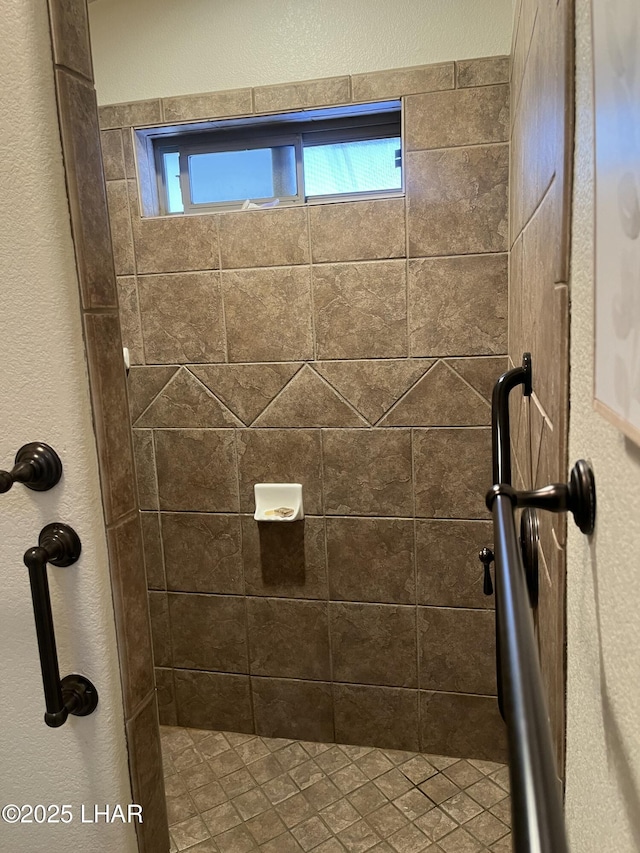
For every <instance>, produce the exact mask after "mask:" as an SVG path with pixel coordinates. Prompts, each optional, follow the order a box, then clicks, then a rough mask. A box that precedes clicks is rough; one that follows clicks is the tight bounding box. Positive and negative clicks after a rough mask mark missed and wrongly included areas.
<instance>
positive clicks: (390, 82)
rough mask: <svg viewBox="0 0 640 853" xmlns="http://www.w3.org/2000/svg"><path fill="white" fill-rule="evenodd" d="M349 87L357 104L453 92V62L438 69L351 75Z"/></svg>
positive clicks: (432, 67) (446, 63)
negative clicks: (422, 93)
mask: <svg viewBox="0 0 640 853" xmlns="http://www.w3.org/2000/svg"><path fill="white" fill-rule="evenodd" d="M351 85H352V88H353V100H354V101H355V102H356V103H357V102H358V101H377V100H382V99H384V98H401V97H402V96H403V95H412V94H414V93H416V92H437V91H439V90H440V89H453V87H454V85H455V83H454V66H453V62H443V63H442V64H441V65H416V66H414V67H413V68H396V69H394V70H391V71H373V72H370V73H368V74H354V75H353V76H352V78H351Z"/></svg>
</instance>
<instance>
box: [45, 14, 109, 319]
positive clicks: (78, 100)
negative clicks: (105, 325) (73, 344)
mask: <svg viewBox="0 0 640 853" xmlns="http://www.w3.org/2000/svg"><path fill="white" fill-rule="evenodd" d="M70 8H71V7H69V8H68V11H70ZM63 17H64V16H63ZM56 86H57V91H58V111H59V117H60V131H61V136H62V151H63V155H64V165H65V173H66V183H67V195H68V197H69V208H70V213H71V231H72V235H73V242H74V247H75V254H76V263H77V267H78V276H79V279H80V294H81V298H82V305H83V307H84V308H108V307H115V305H116V304H117V303H116V293H115V280H114V269H113V254H112V251H111V243H110V240H109V223H108V216H107V203H106V195H105V186H104V178H103V172H102V156H101V151H100V137H99V131H98V117H97V113H96V96H95V92H94V89H93V86H91V85H89V84H88V83H85V82H83V81H82V80H80V79H79V78H77V77H74V76H72V75H71V74H67V73H66V72H65V71H63V70H58V71H56Z"/></svg>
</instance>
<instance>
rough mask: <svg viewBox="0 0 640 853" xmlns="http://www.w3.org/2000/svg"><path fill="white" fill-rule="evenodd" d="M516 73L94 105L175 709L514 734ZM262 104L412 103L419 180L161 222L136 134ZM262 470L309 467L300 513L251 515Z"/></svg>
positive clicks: (209, 724) (403, 729) (302, 471)
mask: <svg viewBox="0 0 640 853" xmlns="http://www.w3.org/2000/svg"><path fill="white" fill-rule="evenodd" d="M494 60H495V61H494ZM504 68H505V63H504V58H503V57H498V58H490V59H489V60H484V59H483V60H480V61H478V62H475V61H465V62H464V63H458V65H457V70H456V66H455V65H454V63H453V62H450V63H443V64H440V65H435V66H419V67H416V68H407V69H395V70H391V71H388V72H375V73H372V74H362V75H355V76H354V77H353V78H351V79H349V78H348V77H343V78H333V79H330V80H328V81H308V82H305V83H302V84H283V85H281V86H272V87H260V88H258V89H256V90H255V91H254V92H253V93H251V92H250V90H234V91H230V92H214V93H203V94H193V95H185V96H181V97H169V98H164V99H163V101H162V105H160V103H159V102H139V103H134V104H123V105H112V106H111V107H108V108H106V109H103V110H102V111H101V116H102V122H103V140H104V143H103V147H104V160H105V167H106V173H107V177H108V184H109V186H110V193H111V195H112V197H113V201H112V208H113V210H114V211H115V213H114V212H113V211H112V217H113V218H114V220H115V224H114V228H113V234H114V241H115V244H116V254H117V256H118V257H119V259H120V260H119V269H120V270H122V268H123V267H124V269H126V270H127V273H126V274H122V275H121V276H120V278H119V281H118V289H119V297H120V299H119V302H120V314H121V323H122V326H123V330H124V336H125V344H126V345H128V346H129V348H130V351H131V355H132V357H133V362H134V366H133V367H132V369H131V372H130V375H129V380H128V387H129V405H130V409H131V422H132V423H133V425H134V434H135V445H136V467H137V471H138V483H139V492H140V499H141V502H142V506H143V508H144V511H143V514H142V523H143V532H144V545H145V561H146V585H148V587H149V589H150V591H151V592H150V596H151V598H150V602H151V614H152V619H153V625H154V634H155V653H156V683H157V688H158V697H159V701H160V705H161V714H162V719H163V721H166V722H167V723H168V724H176V723H177V724H178V725H187V726H191V727H204V728H218V729H223V730H231V731H234V730H235V731H241V732H253V731H254V730H255V731H257V732H258V733H259V734H264V735H265V736H273V737H299V738H305V739H309V740H314V739H323V740H329V741H330V740H334V739H336V740H337V741H338V742H353V743H362V744H367V745H369V744H371V745H377V746H383V747H387V748H389V749H417V748H418V747H419V746H420V738H421V737H422V738H423V740H425V742H426V737H427V734H426V732H427V728H426V725H427V724H426V723H425V722H424V717H425V714H426V710H424V709H426V708H427V707H429V708H431V709H433V710H430V711H429V720H430V726H429V729H428V731H429V733H430V734H431V735H432V742H433V744H434V746H435V744H436V742H437V743H440V744H443V747H442V749H438V750H435V751H438V752H442V751H446V750H445V747H444V744H447V743H451V744H453V746H452V747H451V748H452V749H454V748H458V747H456V744H458V745H459V748H462V747H461V746H460V744H464V740H465V738H467V739H468V738H475V739H476V740H477V741H478V742H479V745H478V747H477V749H478V750H479V752H481V753H482V754H483V756H484V757H487V758H496V757H498V754H499V753H500V751H501V750H502V748H503V741H502V739H501V738H502V734H501V732H500V730H499V728H498V727H497V726H496V725H495V724H494V722H495V721H494V720H493V717H492V716H491V715H492V714H494V709H495V700H494V699H493V698H492V697H491V696H490V695H487V694H490V693H491V692H492V691H493V690H494V689H495V686H494V684H493V682H492V680H491V679H492V668H491V665H492V662H493V645H492V644H493V634H492V632H491V631H490V630H487V626H488V625H489V624H490V621H491V619H492V618H493V614H492V612H491V608H492V604H493V599H491V598H489V597H486V596H484V595H483V591H482V582H483V573H482V566H481V565H480V563H479V561H478V559H477V551H478V550H479V549H480V548H481V547H483V546H484V545H490V543H491V525H490V523H489V522H488V521H487V520H486V519H487V517H488V516H487V513H486V510H485V507H484V493H485V491H486V489H487V487H488V485H489V480H490V473H489V469H490V441H489V430H488V428H487V424H488V422H489V413H490V397H491V391H492V387H493V384H494V382H495V380H496V378H497V377H498V376H499V375H500V373H502V372H503V371H504V369H505V365H506V360H505V357H504V355H503V354H504V353H505V352H506V351H507V334H506V301H507V260H506V258H507V256H506V228H507V209H506V199H507V160H508V145H507V144H506V143H505V141H504V140H506V133H505V126H506V121H507V102H506V95H507V87H506V85H504V84H505V83H506V80H505V79H504ZM456 73H457V88H456V79H455V74H456ZM351 86H352V88H353V92H351V89H350V87H351ZM252 95H254V96H255V107H254V109H255V112H261V111H262V112H271V111H277V110H279V109H294V108H296V105H303V106H309V107H312V106H317V105H324V104H332V103H333V104H339V103H341V102H348V101H350V100H351V98H352V96H353V98H354V100H356V101H361V102H364V101H371V100H380V99H384V98H404V99H405V118H406V122H407V124H406V127H407V143H408V145H407V147H408V148H409V149H410V148H411V147H413V148H415V149H416V150H409V153H408V154H407V155H406V158H405V166H406V170H405V183H406V189H407V192H406V198H400V197H399V198H393V197H388V198H378V199H367V200H363V201H357V202H342V203H337V204H336V203H331V204H317V205H309V206H307V205H300V206H293V207H286V206H284V205H283V206H281V207H277V208H274V209H267V210H255V211H238V212H231V213H229V212H225V213H220V214H211V213H209V214H203V215H199V216H182V217H180V216H175V217H157V216H149V215H148V214H149V213H152V212H153V211H154V210H156V208H155V207H154V199H153V198H152V196H151V195H149V193H146V194H145V195H144V197H142V198H140V199H139V198H138V194H139V187H138V180H140V182H141V185H142V187H143V189H144V187H146V186H147V185H151V184H152V181H151V178H150V176H149V175H148V174H142V175H140V176H137V175H136V164H135V159H134V157H133V150H134V145H135V144H137V143H136V140H135V138H134V136H133V134H132V126H144V125H145V124H159V123H162V121H164V122H165V123H166V124H167V125H168V124H171V123H175V122H176V121H183V120H184V121H198V120H202V119H206V118H215V117H219V116H222V115H229V116H232V115H246V116H249V115H252V114H255V112H253V110H252V106H251V97H252ZM161 107H162V110H164V112H163V113H162V114H161ZM426 114H428V116H429V118H428V119H427V120H425V118H424V115H426ZM116 120H117V121H116ZM118 121H119V122H120V123H117V122H118ZM138 160H139V161H140V158H138ZM142 165H144V164H142ZM116 202H117V203H116ZM141 207H142V209H143V211H144V212H145V213H146V214H147V215H145V216H143V217H141V215H140V208H141ZM407 232H408V236H409V241H407ZM132 236H133V243H132V242H131V238H132ZM408 245H409V246H410V251H409V252H407V246H408ZM118 253H119V254H118ZM407 254H408V255H409V259H408V260H407ZM114 310H115V305H114ZM515 423H516V422H515V421H514V424H515ZM540 435H541V439H544V436H543V435H542V432H541V433H540ZM541 458H544V459H545V460H546V458H547V456H546V452H545V455H543V456H541ZM546 464H547V463H546V462H545V465H546ZM156 467H157V471H156ZM540 476H542V472H541V473H540ZM257 482H299V483H302V485H303V495H304V505H305V511H306V516H305V519H304V520H303V521H300V522H294V523H290V524H271V523H257V522H256V521H255V520H254V518H253V511H254V492H253V487H254V484H255V483H257ZM416 516H417V517H416ZM549 531H551V527H549ZM545 536H547V532H545ZM167 605H168V610H167ZM417 605H420V607H418V606H417ZM419 612H420V623H419V622H418V617H419ZM427 617H429V619H430V620H431V621H429V619H428V618H427ZM418 624H420V626H421V629H422V632H423V633H422V634H421V635H420V639H419V634H418ZM434 625H435V627H433V626H434ZM478 633H479V634H480V635H481V636H482V637H483V642H482V643H481V644H480V643H476V644H475V645H472V648H471V651H470V652H469V651H468V646H469V644H470V638H471V637H473V638H475V639H476V640H477V636H478ZM423 646H424V647H425V648H429V649H431V648H433V650H434V654H433V656H432V658H429V655H427V654H422V657H421V660H419V650H420V649H421V648H422V647H423ZM474 656H477V659H476V657H474ZM458 660H459V661H460V664H459V665H456V666H453V665H452V663H451V662H452V661H458ZM487 662H489V663H487ZM548 675H549V679H550V680H552V679H553V678H555V675H554V673H553V672H552V671H551V670H549V673H548ZM420 689H421V690H422V696H423V703H422V704H423V714H422V722H421V723H420V712H419V701H418V699H419V690H420ZM448 691H450V692H448ZM427 697H428V701H427ZM447 697H452V698H451V699H449V698H447ZM457 701H459V707H460V709H461V711H460V713H461V714H463V716H462V718H461V719H451V720H450V719H443V715H447V714H449V715H453V716H455V715H456V714H457V713H458V712H457V710H456V709H457V708H458V705H456V702H457ZM447 702H449V703H450V704H449V705H447ZM465 703H466V704H465ZM469 703H471V704H469ZM473 703H475V704H473ZM467 706H468V707H469V708H470V709H471V710H470V713H469V719H470V720H476V721H481V722H482V723H483V724H484V723H485V721H486V734H485V733H484V732H483V734H482V737H478V735H477V733H476V732H469V731H468V722H467V720H465V718H464V713H465V709H466V708H467ZM447 748H448V747H447ZM469 754H473V753H472V752H470V753H469Z"/></svg>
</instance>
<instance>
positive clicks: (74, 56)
mask: <svg viewBox="0 0 640 853" xmlns="http://www.w3.org/2000/svg"><path fill="white" fill-rule="evenodd" d="M49 15H50V18H51V36H52V39H51V40H52V42H53V58H54V62H55V63H56V65H63V66H65V68H69V69H70V70H71V71H75V72H76V73H78V74H80V75H82V76H83V77H85V78H86V79H87V80H89V81H91V80H93V68H92V65H91V46H90V45H89V21H88V15H87V6H86V4H85V3H84V2H82V0H52V2H50V3H49Z"/></svg>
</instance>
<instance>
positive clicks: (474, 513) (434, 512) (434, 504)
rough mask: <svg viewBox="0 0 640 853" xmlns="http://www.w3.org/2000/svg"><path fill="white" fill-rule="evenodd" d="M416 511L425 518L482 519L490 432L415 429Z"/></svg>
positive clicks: (481, 430)
mask: <svg viewBox="0 0 640 853" xmlns="http://www.w3.org/2000/svg"><path fill="white" fill-rule="evenodd" d="M413 449H414V450H413V452H414V466H415V480H416V482H415V496H416V514H417V515H419V516H426V517H428V518H431V517H435V518H485V517H486V515H487V510H486V507H485V502H484V498H485V494H486V492H487V490H488V489H489V487H490V486H491V431H490V430H489V429H485V428H468V429H430V430H415V431H414V435H413Z"/></svg>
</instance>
